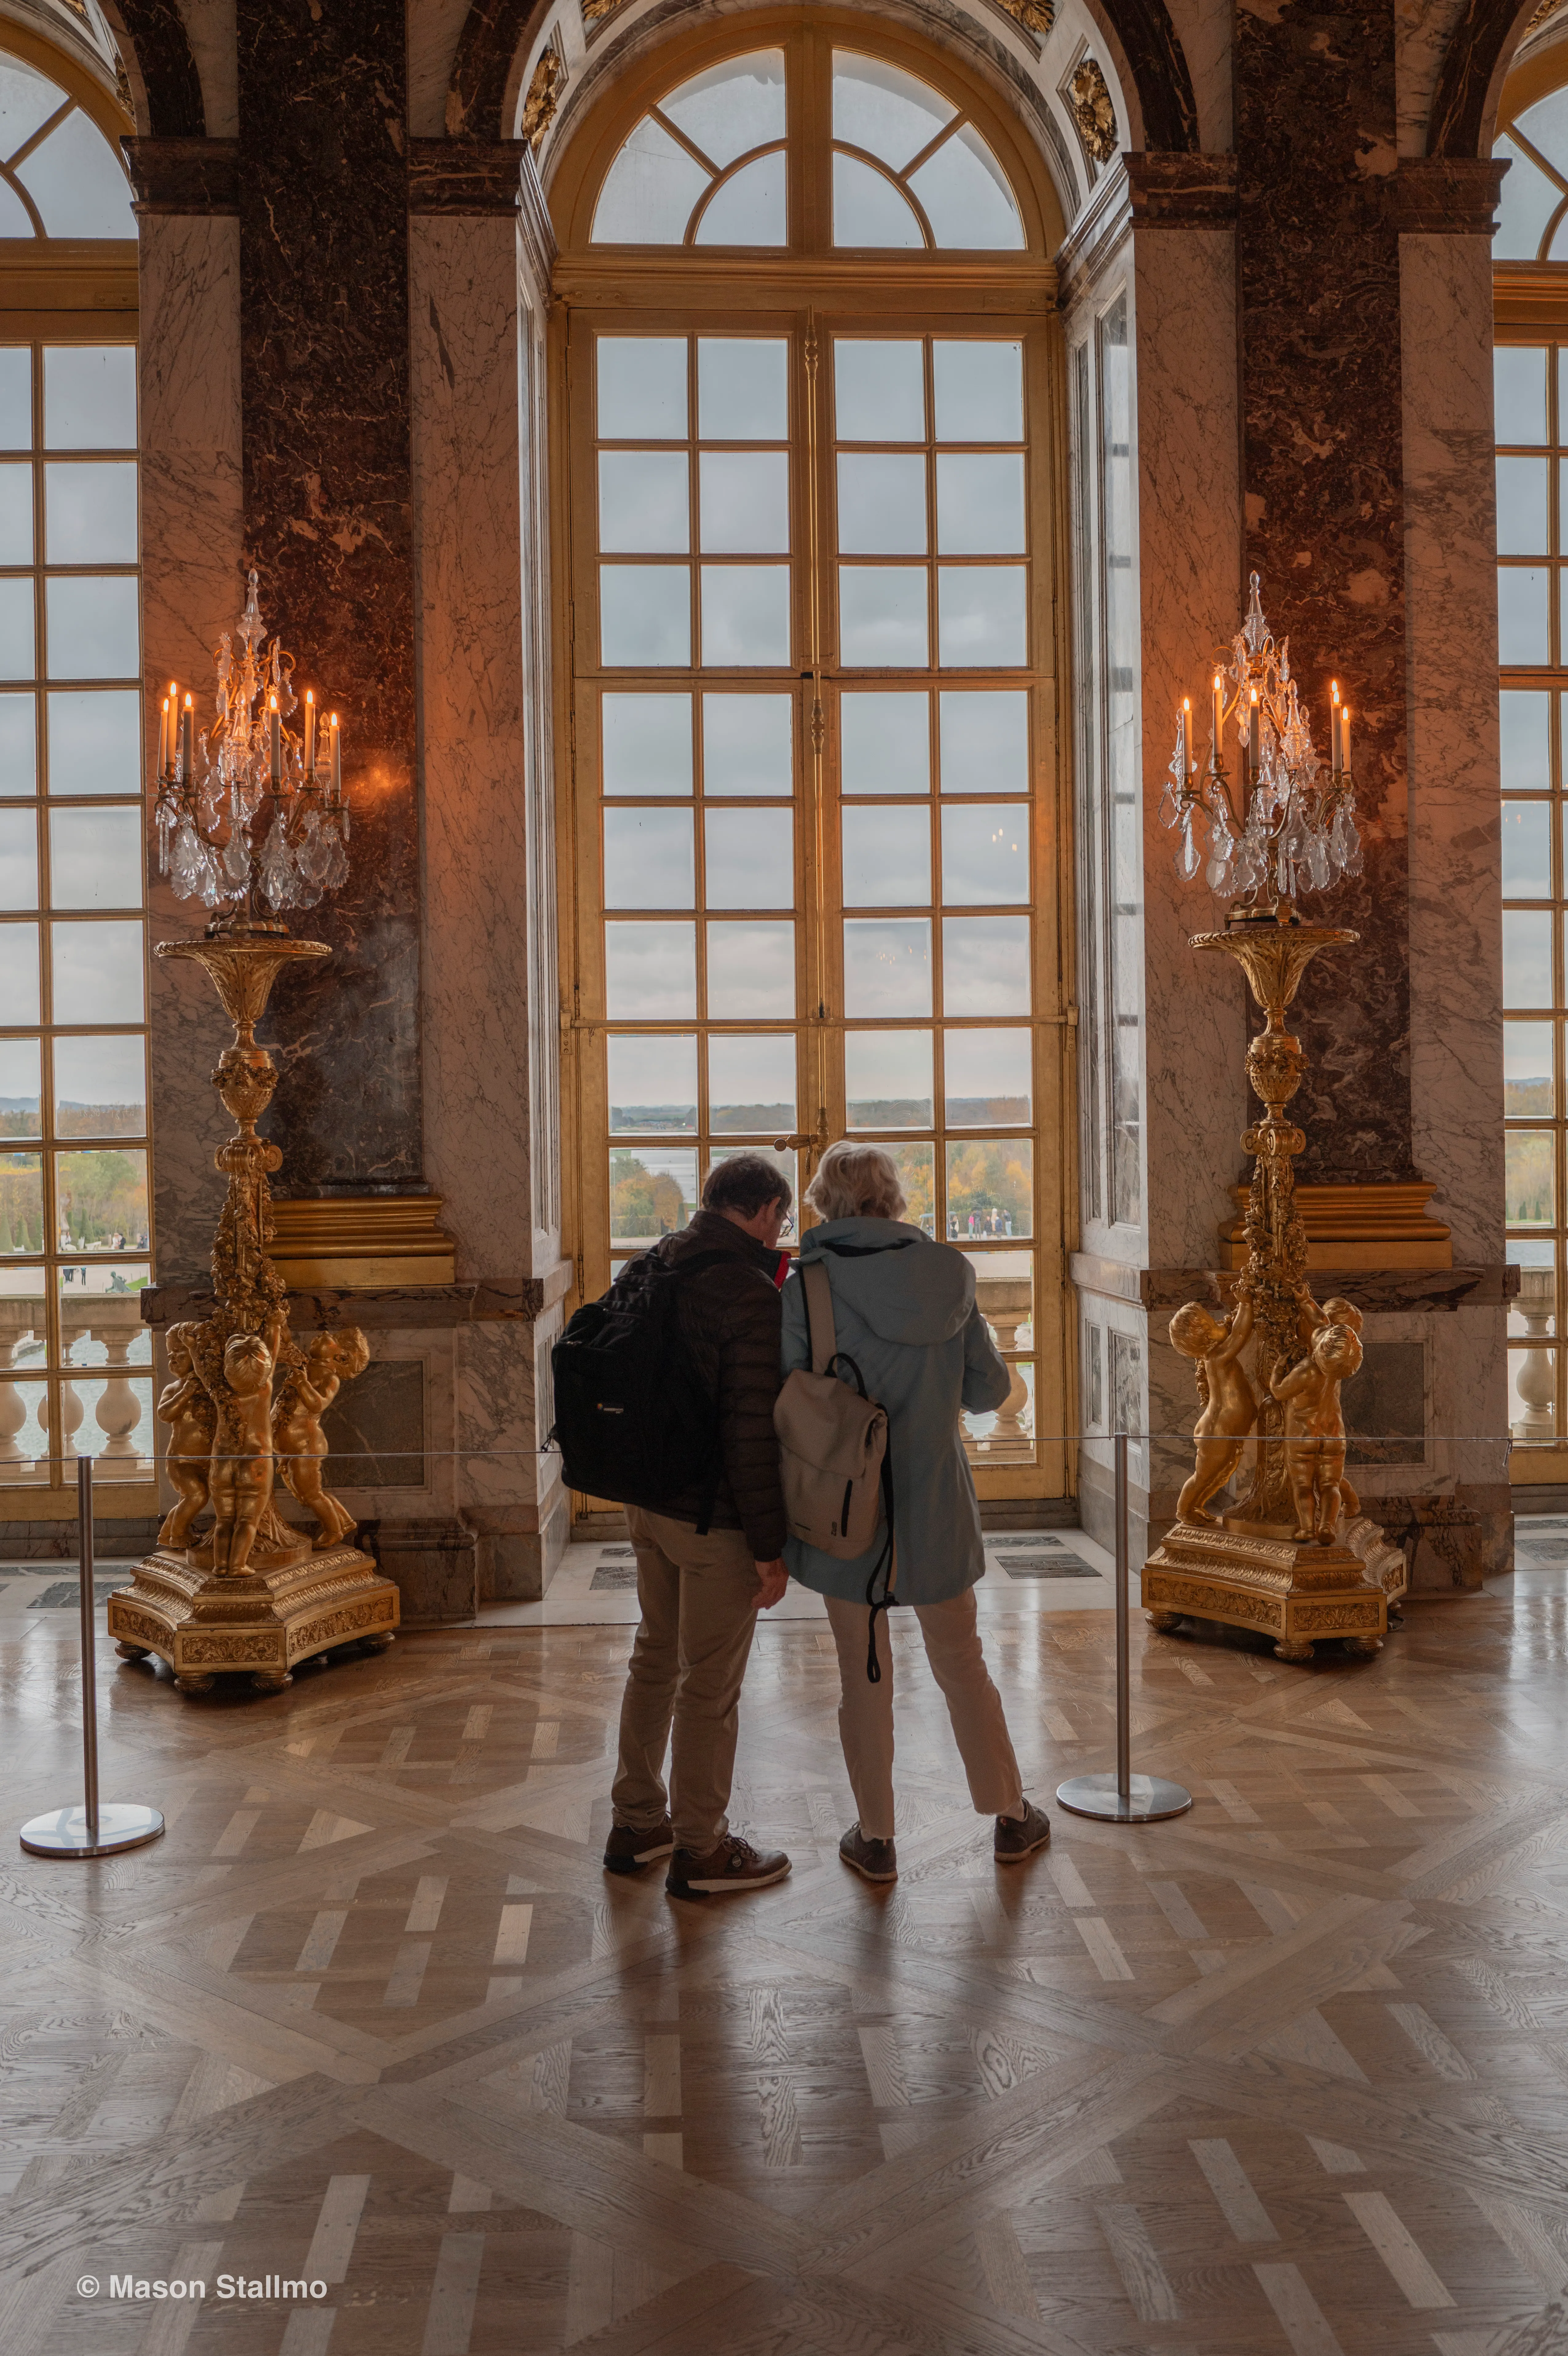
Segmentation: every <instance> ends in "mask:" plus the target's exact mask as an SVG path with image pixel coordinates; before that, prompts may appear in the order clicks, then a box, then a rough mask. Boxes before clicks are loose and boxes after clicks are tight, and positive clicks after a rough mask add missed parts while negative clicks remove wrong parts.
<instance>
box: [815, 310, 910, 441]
mask: <svg viewBox="0 0 1568 2356" xmlns="http://www.w3.org/2000/svg"><path fill="white" fill-rule="evenodd" d="M833 414H834V420H835V432H836V434H837V438H838V439H839V441H841V442H923V441H924V440H925V438H926V379H925V369H924V365H923V363H922V360H921V357H920V347H919V345H918V343H890V342H887V341H886V340H882V339H879V340H878V341H876V342H875V343H861V342H859V341H857V340H856V339H855V338H854V337H851V336H835V337H833Z"/></svg>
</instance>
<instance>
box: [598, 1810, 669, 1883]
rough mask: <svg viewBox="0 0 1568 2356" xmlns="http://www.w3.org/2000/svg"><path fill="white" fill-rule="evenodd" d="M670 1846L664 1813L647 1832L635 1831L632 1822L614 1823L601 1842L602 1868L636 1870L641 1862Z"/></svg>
mask: <svg viewBox="0 0 1568 2356" xmlns="http://www.w3.org/2000/svg"><path fill="white" fill-rule="evenodd" d="M674 1846H675V1834H674V1829H673V1827H672V1826H671V1822H670V1819H669V1817H668V1816H666V1817H665V1819H664V1822H663V1823H662V1824H661V1825H659V1826H655V1828H654V1830H653V1831H652V1832H650V1833H639V1831H638V1830H637V1829H636V1827H635V1826H632V1825H617V1826H615V1828H614V1830H613V1831H612V1832H611V1834H610V1837H609V1838H608V1840H607V1842H606V1843H605V1871H606V1872H607V1873H640V1872H641V1871H642V1869H643V1867H644V1866H645V1865H653V1864H654V1863H656V1862H657V1860H658V1859H659V1858H661V1857H668V1856H669V1854H670V1852H671V1849H672V1848H673V1847H674Z"/></svg>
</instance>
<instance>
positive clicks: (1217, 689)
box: [1214, 671, 1225, 761]
mask: <svg viewBox="0 0 1568 2356" xmlns="http://www.w3.org/2000/svg"><path fill="white" fill-rule="evenodd" d="M1214 757H1215V759H1216V761H1222V760H1223V759H1224V757H1225V681H1224V680H1223V679H1222V678H1221V677H1220V675H1219V672H1218V671H1216V672H1215V674H1214Z"/></svg>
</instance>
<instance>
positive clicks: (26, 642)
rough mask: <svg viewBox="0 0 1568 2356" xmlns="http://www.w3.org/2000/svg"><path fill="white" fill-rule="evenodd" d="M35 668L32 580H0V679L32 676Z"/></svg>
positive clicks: (36, 667) (29, 677) (35, 671)
mask: <svg viewBox="0 0 1568 2356" xmlns="http://www.w3.org/2000/svg"><path fill="white" fill-rule="evenodd" d="M37 669H38V663H37V658H36V655H35V651H34V647H33V584H32V583H31V582H30V581H15V580H13V581H0V679H32V678H34V677H35V676H36V674H37Z"/></svg>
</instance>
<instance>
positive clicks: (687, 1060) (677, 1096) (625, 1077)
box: [605, 1032, 697, 1137]
mask: <svg viewBox="0 0 1568 2356" xmlns="http://www.w3.org/2000/svg"><path fill="white" fill-rule="evenodd" d="M605 1044H606V1055H607V1067H608V1068H607V1079H608V1086H609V1106H610V1131H611V1134H612V1135H613V1136H617V1137H625V1136H628V1135H631V1134H634V1133H635V1132H637V1131H639V1130H655V1131H657V1132H658V1133H659V1134H660V1135H665V1136H669V1135H675V1136H679V1135H680V1134H681V1133H682V1131H683V1130H690V1131H691V1132H692V1133H693V1135H694V1134H695V1131H696V1127H697V1040H696V1034H695V1033H694V1032H687V1033H685V1034H684V1035H683V1036H682V1037H678V1038H673V1039H671V1038H660V1037H658V1036H650V1035H648V1034H647V1033H644V1034H643V1035H642V1036H641V1037H640V1038H636V1039H627V1038H620V1037H618V1036H617V1035H616V1034H615V1033H611V1035H610V1037H609V1038H608V1039H607V1041H606V1043H605Z"/></svg>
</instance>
